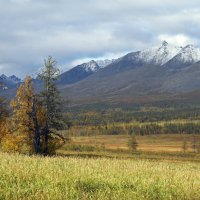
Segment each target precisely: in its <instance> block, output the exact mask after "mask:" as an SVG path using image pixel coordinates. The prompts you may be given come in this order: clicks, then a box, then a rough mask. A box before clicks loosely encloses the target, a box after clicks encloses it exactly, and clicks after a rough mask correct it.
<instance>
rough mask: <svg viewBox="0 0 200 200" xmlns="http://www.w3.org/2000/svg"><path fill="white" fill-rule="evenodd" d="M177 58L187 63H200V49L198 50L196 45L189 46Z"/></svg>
mask: <svg viewBox="0 0 200 200" xmlns="http://www.w3.org/2000/svg"><path fill="white" fill-rule="evenodd" d="M176 57H178V58H179V59H180V60H181V61H182V62H185V63H196V62H198V61H200V49H199V48H196V47H195V46H194V45H187V46H185V47H184V48H183V49H182V50H181V51H180V52H179V54H178V55H177V56H176Z"/></svg>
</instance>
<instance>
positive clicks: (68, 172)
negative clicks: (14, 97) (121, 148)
mask: <svg viewBox="0 0 200 200" xmlns="http://www.w3.org/2000/svg"><path fill="white" fill-rule="evenodd" d="M0 162H1V165H0V199H2V200H18V199H22V200H32V199H34V200H35V199H40V200H43V199H52V200H54V199H55V200H64V199H67V200H76V199H77V200H88V199H95V200H97V199H98V200H108V199H112V200H118V199H120V200H127V199H133V200H156V199H159V200H168V199H169V200H177V199H179V200H183V199H185V200H186V199H187V200H198V199H200V165H199V163H190V162H187V163H184V162H169V161H148V160H138V159H136V160H129V159H126V160H124V159H106V158H103V159H99V158H98V159H89V158H87V159H85V158H61V157H55V158H48V157H46V158H43V157H28V156H20V155H8V154H0Z"/></svg>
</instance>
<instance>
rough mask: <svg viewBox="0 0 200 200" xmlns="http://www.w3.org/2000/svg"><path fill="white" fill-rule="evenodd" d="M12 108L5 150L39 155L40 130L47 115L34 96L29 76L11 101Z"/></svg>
mask: <svg viewBox="0 0 200 200" xmlns="http://www.w3.org/2000/svg"><path fill="white" fill-rule="evenodd" d="M11 108H12V109H13V113H12V116H11V120H10V121H11V122H10V124H9V131H8V132H10V134H8V135H7V137H6V138H7V140H6V141H4V146H5V149H6V148H7V149H10V151H16V150H17V151H18V152H23V153H29V154H33V153H36V154H37V153H39V152H40V129H42V125H43V124H44V123H45V122H44V116H45V113H44V111H43V110H42V108H41V107H40V104H39V101H38V100H37V97H36V96H35V94H34V88H33V83H32V79H31V77H29V76H27V77H26V79H25V82H24V83H22V84H21V85H20V86H19V88H18V91H17V93H16V97H15V98H14V100H12V101H11ZM11 135H12V137H9V136H11ZM11 138H14V139H13V140H11Z"/></svg>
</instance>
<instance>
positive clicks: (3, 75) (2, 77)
mask: <svg viewBox="0 0 200 200" xmlns="http://www.w3.org/2000/svg"><path fill="white" fill-rule="evenodd" d="M0 78H1V79H3V80H6V79H7V78H8V77H7V76H6V75H5V74H2V75H1V76H0Z"/></svg>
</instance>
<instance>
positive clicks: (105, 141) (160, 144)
mask: <svg viewBox="0 0 200 200" xmlns="http://www.w3.org/2000/svg"><path fill="white" fill-rule="evenodd" d="M129 139H130V136H127V135H97V136H84V137H72V141H73V143H74V144H80V145H93V146H105V148H106V149H128V147H127V143H128V140H129ZM193 139H194V138H193V135H187V134H184V135H183V134H176V135H175V134H165V135H146V136H137V141H138V143H139V146H138V150H142V151H153V152H181V151H183V149H182V146H183V141H184V140H185V141H187V146H188V149H187V151H188V152H192V151H193V149H192V142H193ZM195 140H196V141H200V135H196V136H195Z"/></svg>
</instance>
